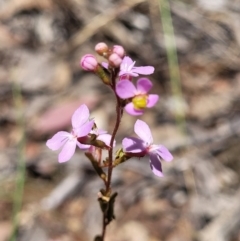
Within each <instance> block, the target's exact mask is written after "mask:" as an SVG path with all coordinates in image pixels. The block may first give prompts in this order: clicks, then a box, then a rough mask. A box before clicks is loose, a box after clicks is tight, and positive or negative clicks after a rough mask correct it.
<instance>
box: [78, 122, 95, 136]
mask: <svg viewBox="0 0 240 241" xmlns="http://www.w3.org/2000/svg"><path fill="white" fill-rule="evenodd" d="M93 125H94V120H92V121H88V122H86V123H85V124H83V125H82V126H81V127H80V128H78V129H77V130H76V133H77V137H83V136H86V135H88V134H89V132H90V131H91V130H92V127H93Z"/></svg>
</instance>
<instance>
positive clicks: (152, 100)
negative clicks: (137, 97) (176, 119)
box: [147, 95, 159, 108]
mask: <svg viewBox="0 0 240 241" xmlns="http://www.w3.org/2000/svg"><path fill="white" fill-rule="evenodd" d="M158 99H159V96H158V95H148V103H147V107H148V108H151V107H153V106H154V105H156V103H157V102H158Z"/></svg>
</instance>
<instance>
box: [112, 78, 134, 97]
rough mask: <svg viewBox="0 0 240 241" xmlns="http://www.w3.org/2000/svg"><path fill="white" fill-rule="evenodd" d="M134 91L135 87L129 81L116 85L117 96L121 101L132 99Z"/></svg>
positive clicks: (122, 81)
mask: <svg viewBox="0 0 240 241" xmlns="http://www.w3.org/2000/svg"><path fill="white" fill-rule="evenodd" d="M136 91H137V90H136V87H135V86H134V84H133V83H132V82H131V81H129V80H121V81H119V82H118V83H117V85H116V92H117V95H118V96H119V97H120V98H122V99H128V98H130V97H133V96H134V95H135V93H136Z"/></svg>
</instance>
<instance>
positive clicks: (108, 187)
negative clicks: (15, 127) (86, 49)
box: [101, 70, 123, 241]
mask: <svg viewBox="0 0 240 241" xmlns="http://www.w3.org/2000/svg"><path fill="white" fill-rule="evenodd" d="M117 74H118V71H116V70H112V73H111V88H112V90H113V92H114V94H115V97H116V101H117V103H116V122H115V126H114V129H113V133H112V137H111V141H110V150H109V151H108V175H107V181H106V183H105V188H106V189H105V193H106V195H107V196H109V197H110V196H111V181H112V172H113V168H114V165H113V144H114V139H115V137H116V134H117V131H118V129H119V126H120V122H121V118H122V115H123V108H122V105H121V99H120V98H119V97H118V95H117V93H116V88H115V87H116V78H117ZM102 222H103V225H102V236H101V240H102V241H104V237H105V233H106V227H107V225H108V224H109V222H108V220H106V219H105V214H104V213H103V221H102Z"/></svg>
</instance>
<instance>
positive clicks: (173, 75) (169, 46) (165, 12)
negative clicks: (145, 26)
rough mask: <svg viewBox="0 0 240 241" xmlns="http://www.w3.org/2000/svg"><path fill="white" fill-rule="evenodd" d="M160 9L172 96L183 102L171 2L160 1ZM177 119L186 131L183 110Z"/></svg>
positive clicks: (176, 114) (177, 114)
mask: <svg viewBox="0 0 240 241" xmlns="http://www.w3.org/2000/svg"><path fill="white" fill-rule="evenodd" d="M159 7H160V14H161V20H162V26H163V34H164V42H165V46H166V52H167V59H168V66H169V74H170V81H171V82H170V83H171V89H172V94H173V96H174V97H176V100H178V101H183V97H182V88H181V78H180V72H179V64H178V57H177V48H176V40H175V35H174V28H173V23H172V17H171V11H170V4H169V0H159ZM181 105H182V104H181ZM175 117H176V120H177V122H178V123H179V125H180V126H181V127H182V129H183V130H184V129H185V115H184V111H182V109H181V108H180V110H178V111H176V112H175Z"/></svg>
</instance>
